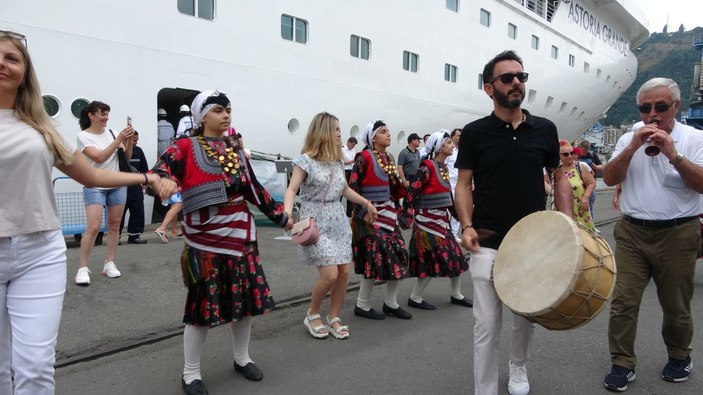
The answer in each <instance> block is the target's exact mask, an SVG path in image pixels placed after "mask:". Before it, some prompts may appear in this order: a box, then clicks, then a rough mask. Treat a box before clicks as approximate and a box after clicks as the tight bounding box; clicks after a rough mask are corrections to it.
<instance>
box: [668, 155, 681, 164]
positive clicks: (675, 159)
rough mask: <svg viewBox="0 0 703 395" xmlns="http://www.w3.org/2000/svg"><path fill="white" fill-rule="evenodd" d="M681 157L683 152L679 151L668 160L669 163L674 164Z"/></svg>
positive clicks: (679, 160)
mask: <svg viewBox="0 0 703 395" xmlns="http://www.w3.org/2000/svg"><path fill="white" fill-rule="evenodd" d="M682 159H683V154H682V153H680V152H677V153H676V157H675V158H674V159H672V160H670V161H669V163H671V164H672V165H676V164H677V163H679V162H681V160H682Z"/></svg>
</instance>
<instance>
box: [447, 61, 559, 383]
mask: <svg viewBox="0 0 703 395" xmlns="http://www.w3.org/2000/svg"><path fill="white" fill-rule="evenodd" d="M525 81H527V73H525V72H524V71H523V67H522V60H521V59H520V58H519V57H518V56H517V54H515V53H514V52H512V51H505V52H503V53H501V54H499V55H497V56H496V57H495V58H493V59H492V60H491V61H490V62H488V64H486V66H485V68H484V70H483V90H484V91H485V92H486V93H487V94H488V96H489V97H491V99H493V108H494V110H493V113H492V114H491V115H489V116H487V117H485V118H482V119H479V120H477V121H474V122H471V123H469V124H468V125H466V126H465V127H464V129H463V131H462V133H461V139H460V142H459V154H458V156H457V160H456V164H455V166H456V168H458V169H459V178H458V180H457V186H456V204H455V207H456V210H457V213H458V215H459V220H460V222H461V225H462V226H461V230H460V233H461V241H462V245H463V246H464V247H466V248H468V249H469V250H470V251H471V277H472V282H473V287H474V310H473V315H474V383H475V384H474V386H475V387H474V388H475V390H474V393H475V394H479V395H482V394H496V393H498V372H499V363H498V362H499V357H500V355H499V353H497V352H495V350H497V349H498V341H499V339H500V326H501V311H502V303H501V301H500V299H498V297H497V295H496V292H495V288H494V287H493V282H492V279H491V273H492V270H493V262H494V260H495V256H496V253H497V250H498V247H499V246H500V243H501V241H502V240H503V237H504V236H505V234H506V233H507V232H508V230H510V228H511V227H512V226H513V225H514V224H515V223H516V222H518V221H519V220H520V219H522V218H523V217H525V216H526V215H528V214H531V213H533V212H536V211H539V210H544V209H545V207H544V204H545V203H544V175H543V168H547V170H548V171H549V173H550V174H552V172H554V169H555V168H556V167H557V166H558V165H559V142H558V137H557V129H556V126H555V125H554V123H552V122H551V121H549V120H548V119H545V118H541V117H537V116H533V115H531V114H530V113H529V112H527V111H525V110H522V109H521V108H520V105H521V104H522V101H523V99H524V98H525ZM554 174H555V177H557V176H556V174H559V176H558V177H557V179H556V188H555V189H556V190H557V191H555V192H556V193H555V200H556V203H557V207H558V208H559V209H560V211H563V212H565V213H566V214H567V215H569V217H571V205H572V201H571V199H572V197H571V186H570V184H569V182H568V180H567V179H566V178H565V177H562V176H563V173H562V172H556V173H554ZM472 183H473V186H474V189H473V190H472ZM562 208H563V210H562ZM479 237H480V243H481V244H480V245H479ZM533 331H534V324H532V323H530V322H529V321H527V319H525V318H524V317H522V316H519V315H516V314H513V331H512V345H511V349H510V362H509V363H508V365H509V368H510V379H509V382H508V392H509V393H510V394H512V395H517V394H523V395H524V394H527V393H529V391H530V385H529V382H528V380H527V370H526V369H525V363H526V362H527V358H528V350H529V345H530V341H531V339H532V333H533Z"/></svg>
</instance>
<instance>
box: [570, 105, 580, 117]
mask: <svg viewBox="0 0 703 395" xmlns="http://www.w3.org/2000/svg"><path fill="white" fill-rule="evenodd" d="M578 109H579V108H578V107H574V108H572V109H571V113H569V118H573V117H574V114H576V111H578Z"/></svg>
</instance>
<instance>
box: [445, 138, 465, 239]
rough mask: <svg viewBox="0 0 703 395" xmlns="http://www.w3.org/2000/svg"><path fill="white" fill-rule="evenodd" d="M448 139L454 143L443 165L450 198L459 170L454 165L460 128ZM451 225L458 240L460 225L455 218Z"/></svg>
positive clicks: (454, 189) (454, 188)
mask: <svg viewBox="0 0 703 395" xmlns="http://www.w3.org/2000/svg"><path fill="white" fill-rule="evenodd" d="M449 137H450V138H451V139H452V142H453V143H454V152H453V153H452V154H451V155H450V156H448V157H447V159H445V160H444V163H446V165H447V172H448V173H449V185H451V187H452V197H453V196H454V195H455V192H456V180H457V178H458V177H459V169H457V168H456V167H454V163H455V162H456V156H457V154H458V153H459V139H460V138H461V128H457V129H454V130H452V133H451V134H450V135H449ZM451 225H452V232H453V233H454V236H455V237H456V238H457V239H460V237H459V230H460V229H461V225H460V224H459V220H457V219H456V218H454V217H452V218H451Z"/></svg>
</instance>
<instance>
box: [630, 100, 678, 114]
mask: <svg viewBox="0 0 703 395" xmlns="http://www.w3.org/2000/svg"><path fill="white" fill-rule="evenodd" d="M673 104H674V102H672V103H671V104H666V103H657V104H655V105H654V106H652V105H651V104H640V105H639V106H637V109H638V110H640V112H641V113H642V114H649V113H650V112H651V111H652V107H654V111H656V112H657V113H662V112H665V111H667V110H668V109H669V107H671V106H672V105H673Z"/></svg>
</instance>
